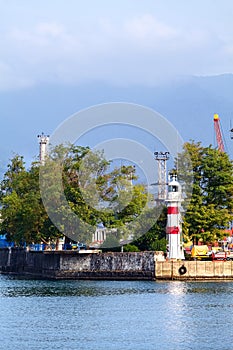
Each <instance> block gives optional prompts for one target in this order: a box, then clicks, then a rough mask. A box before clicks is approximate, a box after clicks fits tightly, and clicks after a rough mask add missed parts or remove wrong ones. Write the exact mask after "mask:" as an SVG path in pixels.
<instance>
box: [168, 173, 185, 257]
mask: <svg viewBox="0 0 233 350" xmlns="http://www.w3.org/2000/svg"><path fill="white" fill-rule="evenodd" d="M166 202H167V227H166V233H167V239H168V255H167V257H168V259H184V252H183V245H182V242H181V237H182V224H181V214H180V208H181V202H182V193H181V186H180V184H179V182H178V181H177V177H176V175H172V178H171V181H170V182H169V183H168V196H167V200H166Z"/></svg>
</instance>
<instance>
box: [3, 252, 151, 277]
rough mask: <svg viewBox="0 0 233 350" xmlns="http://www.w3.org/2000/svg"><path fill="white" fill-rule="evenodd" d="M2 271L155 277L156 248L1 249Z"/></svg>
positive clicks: (31, 274)
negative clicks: (90, 250)
mask: <svg viewBox="0 0 233 350" xmlns="http://www.w3.org/2000/svg"><path fill="white" fill-rule="evenodd" d="M0 273H5V274H16V275H20V276H29V277H37V278H51V279H119V280H121V279H125V280H127V279H128V280H152V279H154V276H155V264H154V252H140V253H138V252H137V253H136V252H129V253H126V252H125V253H120V252H119V253H118V252H117V253H98V254H93V253H78V252H77V251H35V252H34V251H26V250H24V249H16V248H11V249H8V248H4V249H0Z"/></svg>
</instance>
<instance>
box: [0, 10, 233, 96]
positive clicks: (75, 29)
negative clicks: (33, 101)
mask: <svg viewBox="0 0 233 350" xmlns="http://www.w3.org/2000/svg"><path fill="white" fill-rule="evenodd" d="M227 44H228V43H225V42H224V43H223V41H222V40H217V38H216V37H215V36H214V34H213V33H211V31H208V30H207V29H203V28H197V29H196V28H192V29H189V30H184V28H183V27H182V26H175V25H174V24H173V25H171V24H169V25H168V24H167V23H166V22H165V21H161V20H158V19H157V18H156V17H155V16H153V15H151V14H142V15H140V16H134V17H130V16H128V17H127V18H125V19H124V20H118V22H116V21H111V19H110V18H107V17H101V18H98V19H96V20H95V22H93V23H90V22H88V21H87V22H85V21H82V22H81V21H79V22H77V24H76V25H75V26H74V25H73V26H69V25H68V24H66V25H65V24H64V23H58V22H56V21H47V22H45V21H43V22H37V23H34V26H33V27H30V29H29V28H28V29H27V28H26V29H25V28H24V29H22V28H21V27H20V26H19V25H18V26H15V28H11V29H10V30H8V32H6V33H4V34H3V33H2V36H1V37H0V45H1V47H2V54H1V62H2V64H1V66H0V73H2V74H0V86H1V87H2V88H3V87H4V86H7V88H8V89H9V88H10V87H12V88H16V87H19V88H20V87H23V86H28V85H31V84H37V83H39V82H61V83H63V82H65V83H80V82H82V81H86V80H89V81H90V80H93V79H94V80H103V81H106V82H109V83H117V84H123V85H127V84H137V83H138V84H156V82H157V81H158V80H160V81H161V80H163V79H169V78H171V77H174V76H176V75H182V74H183V75H187V74H190V75H193V74H204V73H205V74H208V73H209V72H208V69H209V67H211V70H212V72H213V73H218V72H215V71H214V70H215V67H216V69H219V62H218V60H219V58H220V52H222V51H223V47H227ZM230 48H231V46H229V47H228V49H226V50H224V52H226V55H231V49H230ZM213 50H214V55H213ZM228 66H229V65H228ZM212 72H211V73H212ZM219 73H221V72H219Z"/></svg>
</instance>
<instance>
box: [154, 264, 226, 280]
mask: <svg viewBox="0 0 233 350" xmlns="http://www.w3.org/2000/svg"><path fill="white" fill-rule="evenodd" d="M155 276H156V280H189V281H190V280H233V261H221V260H219V261H164V262H159V261H158V262H156V268H155Z"/></svg>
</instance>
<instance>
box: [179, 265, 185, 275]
mask: <svg viewBox="0 0 233 350" xmlns="http://www.w3.org/2000/svg"><path fill="white" fill-rule="evenodd" d="M178 271H179V274H180V275H184V274H186V272H187V268H186V266H184V265H182V266H181V267H180V268H179V270H178Z"/></svg>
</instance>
